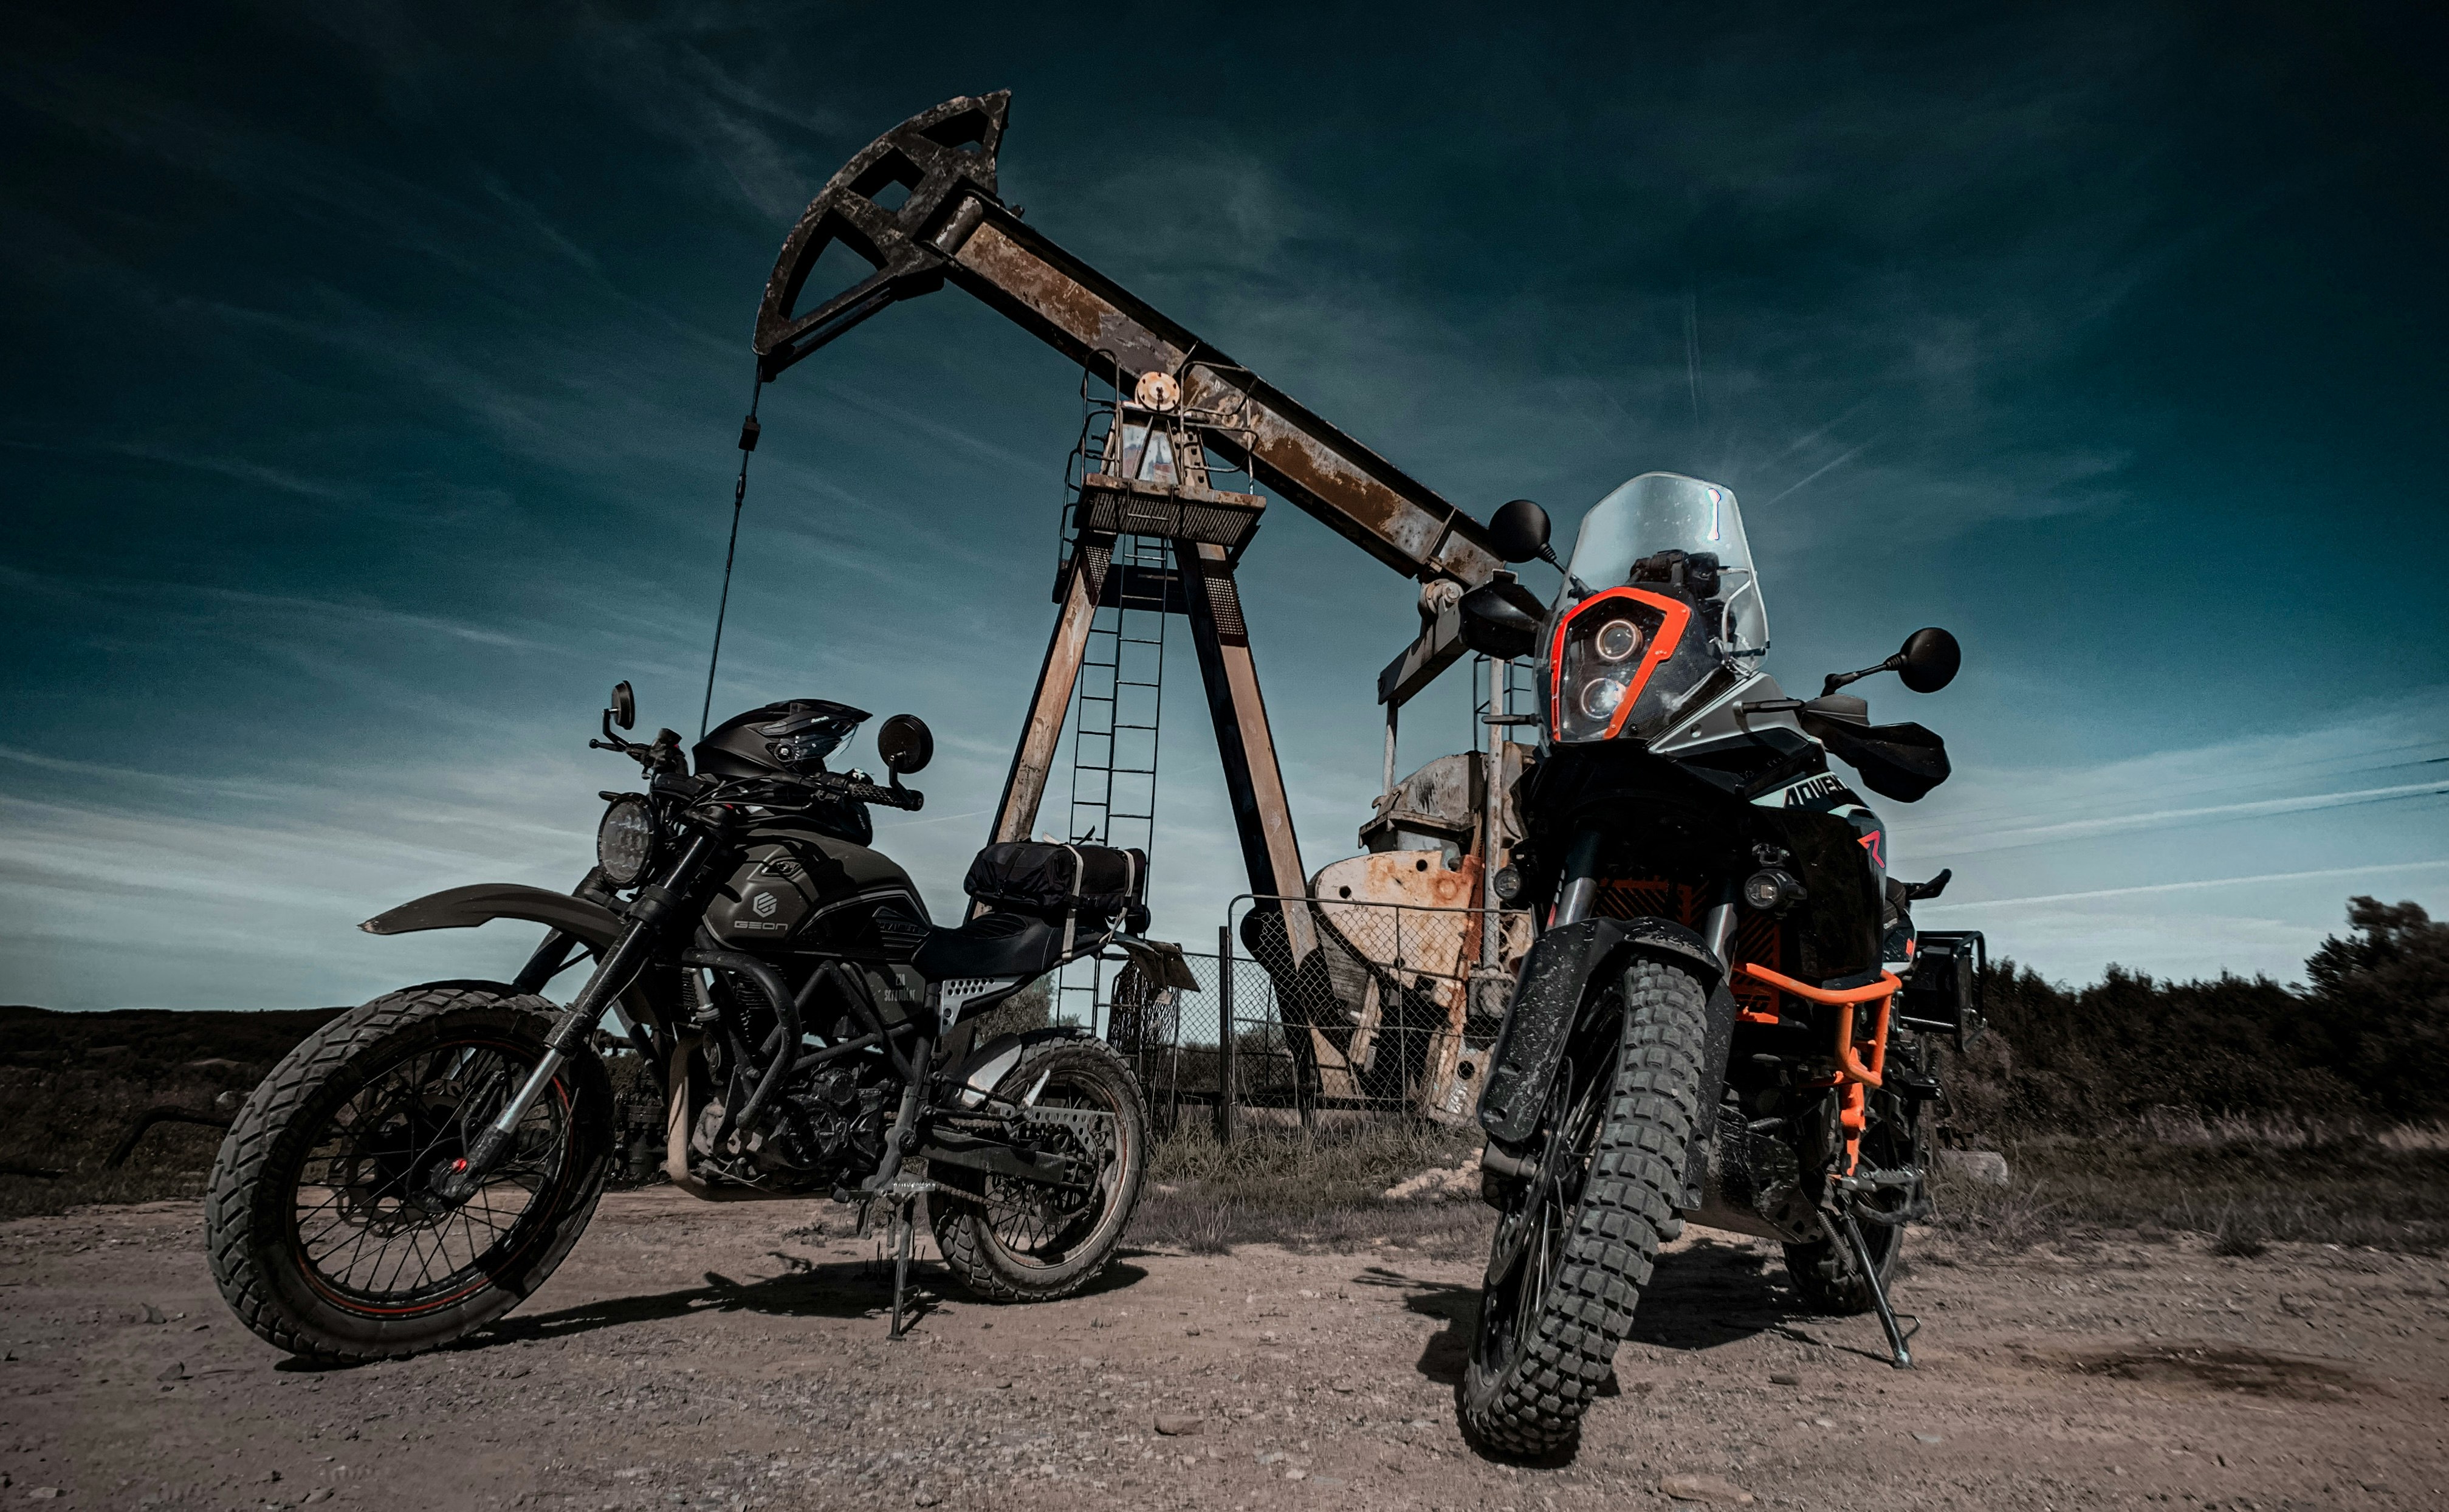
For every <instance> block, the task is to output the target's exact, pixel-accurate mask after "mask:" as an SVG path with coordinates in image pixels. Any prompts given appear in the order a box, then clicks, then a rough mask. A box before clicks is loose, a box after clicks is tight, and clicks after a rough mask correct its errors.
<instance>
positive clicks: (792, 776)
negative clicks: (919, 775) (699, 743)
mask: <svg viewBox="0 0 2449 1512" xmlns="http://www.w3.org/2000/svg"><path fill="white" fill-rule="evenodd" d="M760 786H763V787H767V788H769V789H770V788H774V787H797V788H800V789H802V790H813V791H816V792H820V793H823V794H825V795H826V796H827V797H831V798H846V799H849V800H850V801H852V802H853V803H859V804H881V805H883V806H884V807H886V808H903V809H908V810H909V811H911V812H912V813H916V812H917V811H918V809H919V808H921V807H922V806H924V805H925V804H926V802H927V795H926V794H924V793H915V792H912V791H911V790H910V789H909V788H907V787H883V786H879V785H877V784H875V783H862V782H859V781H858V780H857V779H855V778H850V777H844V776H841V775H839V773H835V772H812V773H808V774H805V775H801V774H799V773H796V772H794V773H782V772H777V773H775V774H773V775H772V776H768V777H753V778H744V779H741V780H740V789H741V790H742V791H743V792H753V791H754V790H755V789H756V788H758V787H760ZM751 801H754V800H751Z"/></svg>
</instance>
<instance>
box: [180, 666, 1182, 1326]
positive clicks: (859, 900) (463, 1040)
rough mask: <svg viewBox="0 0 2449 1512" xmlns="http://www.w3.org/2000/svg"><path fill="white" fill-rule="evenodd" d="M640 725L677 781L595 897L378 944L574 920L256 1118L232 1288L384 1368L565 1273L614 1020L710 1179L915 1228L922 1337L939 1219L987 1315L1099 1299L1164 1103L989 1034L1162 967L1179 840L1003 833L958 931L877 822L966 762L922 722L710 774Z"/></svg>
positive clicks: (725, 731)
mask: <svg viewBox="0 0 2449 1512" xmlns="http://www.w3.org/2000/svg"><path fill="white" fill-rule="evenodd" d="M635 717H636V711H635V707H634V701H633V699H632V697H631V694H630V691H629V686H628V685H627V683H623V684H621V685H620V686H618V687H617V688H614V689H613V697H612V707H611V708H608V709H607V710H606V711H605V715H604V725H603V738H602V739H600V740H594V741H590V742H589V743H588V744H589V745H590V746H596V747H598V748H600V749H608V750H616V751H620V752H622V753H624V754H626V755H627V756H630V757H632V758H634V759H635V760H636V761H637V762H638V764H639V766H641V767H642V768H643V769H644V773H645V777H646V782H645V787H646V791H644V792H607V793H606V794H604V797H605V799H606V800H607V807H606V809H605V812H604V818H603V823H602V824H601V826H600V827H599V829H598V831H597V835H596V864H595V866H594V867H593V868H592V869H591V870H589V871H588V874H587V877H586V879H585V880H584V881H583V882H580V883H579V885H578V887H577V888H576V890H575V891H573V892H571V893H569V894H567V895H565V894H559V893H554V892H551V891H549V890H547V889H544V888H538V887H522V886H513V885H504V884H489V885H479V886H472V887H459V888H453V889H452V890H450V891H448V892H441V893H435V894H434V895H433V896H431V897H427V898H420V899H418V900H416V901H414V902H410V903H406V904H403V905H401V906H400V907H398V908H395V909H393V910H391V911H390V912H389V913H385V914H382V915H380V916H378V917H376V918H375V919H371V920H368V921H366V922H365V923H364V924H363V925H362V926H361V927H363V928H364V929H366V930H367V931H369V932H371V933H373V934H377V935H395V934H404V933H407V932H410V931H413V930H422V929H448V928H462V927H467V926H471V925H475V924H481V923H484V922H487V921H492V920H497V919H509V920H524V921H530V922H533V923H539V924H543V925H545V926H546V928H547V931H548V932H547V934H546V935H545V938H544V940H543V942H542V943H541V944H539V945H538V946H537V947H536V950H535V953H534V955H533V956H532V957H531V958H530V960H529V961H528V963H527V966H526V968H525V969H524V970H522V971H521V972H520V973H519V974H518V976H517V977H516V978H515V979H512V980H511V981H507V982H503V981H436V982H428V983H425V984H424V985H422V986H416V987H409V988H404V989H402V990H400V991H398V992H395V993H390V994H386V995H385V996H383V997H381V998H376V999H375V1000H374V1001H373V1002H370V1003H367V1004H366V1005H365V1006H363V1007H361V1008H358V1009H356V1010H354V1011H352V1012H350V1013H347V1014H344V1015H342V1016H340V1017H339V1018H336V1019H334V1020H333V1021H332V1022H331V1023H330V1024H328V1025H326V1026H325V1027H324V1028H323V1029H321V1030H320V1031H318V1033H317V1034H315V1035H314V1036H313V1037H310V1038H309V1039H307V1040H306V1041H305V1042H304V1043H303V1044H301V1045H299V1047H298V1048H297V1049H296V1050H294V1051H293V1052H291V1053H290V1055H289V1056H287V1057H286V1058H285V1059H283V1060H282V1061H281V1062H280V1064H279V1065H278V1066H276V1067H274V1068H273V1071H272V1073H271V1075H269V1076H266V1077H265V1078H264V1080H263V1082H262V1084H261V1085H260V1086H258V1087H257V1088H256V1089H255V1092H254V1094H253V1095H251V1096H250V1097H249V1098H248V1100H247V1102H246V1104H245V1106H244V1108H243V1109H242V1110H241V1113H240V1114H239V1115H238V1119H237V1121H236V1123H235V1124H234V1125H233V1126H232V1128H231V1130H230V1132H229V1134H228V1137H227V1138H226V1139H225V1140H224V1141H223V1142H222V1149H221V1154H220V1158H219V1159H218V1160H217V1161H216V1163H215V1165H214V1169H213V1175H212V1184H211V1192H210V1196H209V1199H208V1201H207V1205H206V1209H205V1233H206V1240H207V1247H208V1252H209V1253H210V1256H211V1260H212V1267H213V1274H214V1277H215V1279H216V1280H217V1281H218V1282H219V1283H220V1285H221V1289H222V1296H223V1297H225V1298H227V1299H228V1301H229V1304H230V1306H231V1307H232V1308H234V1309H235V1310H236V1311H237V1313H238V1315H239V1317H240V1319H241V1321H243V1322H244V1323H245V1324H246V1326H247V1327H248V1328H252V1329H254V1330H255V1332H256V1333H257V1334H259V1335H260V1336H261V1337H262V1338H263V1339H265V1340H266V1341H268V1342H270V1343H271V1344H273V1345H275V1346H277V1347H280V1348H283V1349H287V1350H290V1351H292V1352H295V1353H298V1354H301V1355H309V1356H317V1357H321V1358H327V1359H341V1360H353V1359H354V1360H363V1359H374V1358H380V1357H389V1356H397V1355H405V1354H411V1353H415V1352H416V1351H419V1350H424V1349H431V1348H434V1347H438V1346H440V1345H443V1344H447V1343H449V1342H450V1341H452V1340H453V1339H456V1338H458V1337H460V1336H461V1335H463V1334H466V1333H467V1332H469V1331H470V1330H471V1329H473V1328H480V1327H482V1326H483V1325H485V1324H487V1323H489V1322H491V1321H492V1320H493V1319H494V1318H497V1317H499V1316H501V1315H502V1314H503V1313H504V1312H506V1311H508V1310H509V1309H510V1308H512V1307H515V1306H516V1305H517V1304H518V1303H519V1301H520V1300H521V1299H523V1298H525V1297H526V1296H527V1295H528V1294H529V1293H530V1292H531V1291H533V1290H534V1289H536V1288H537V1287H538V1286H540V1285H542V1284H543V1282H544V1280H545V1278H546V1277H548V1276H550V1274H551V1273H552V1271H553V1270H554V1268H555V1267H556V1266H558V1265H559V1264H560V1263H561V1259H562V1256H564V1255H565V1254H567V1253H569V1248H570V1246H571V1245H573V1244H575V1243H576V1242H577V1241H578V1236H579V1235H580V1234H581V1233H582V1232H584V1231H585V1230H586V1228H587V1224H588V1218H589V1217H590V1216H591V1215H592V1214H593V1212H594V1211H595V1204H596V1199H597V1197H598V1196H599V1195H600V1194H601V1192H603V1189H604V1185H605V1181H606V1177H607V1172H608V1168H609V1165H610V1158H611V1155H612V1151H613V1145H614V1139H615V1130H614V1123H613V1094H612V1087H611V1082H610V1078H609V1076H608V1073H607V1068H606V1066H605V1063H604V1061H603V1059H602V1058H601V1057H600V1056H598V1054H597V1052H596V1048H595V1046H596V1044H597V1043H598V1042H599V1039H600V1036H599V1030H598V1026H599V1024H600V1023H602V1022H603V1020H605V1019H606V1018H607V1017H608V1018H611V1019H612V1020H614V1021H615V1022H616V1023H617V1024H618V1026H619V1030H620V1033H621V1036H623V1037H626V1039H627V1043H628V1045H629V1046H630V1047H632V1048H634V1049H635V1050H636V1051H637V1053H638V1055H639V1056H640V1057H641V1060H642V1067H643V1071H644V1074H645V1075H646V1076H647V1077H648V1078H649V1079H650V1081H651V1083H652V1084H653V1085H654V1086H655V1087H656V1088H657V1089H658V1090H659V1091H660V1094H661V1096H662V1099H663V1102H664V1104H665V1110H666V1119H665V1124H666V1134H667V1137H666V1141H665V1171H666V1173H668V1174H669V1175H670V1177H671V1179H672V1181H673V1183H674V1184H675V1185H677V1186H679V1187H680V1188H682V1189H683V1190H684V1191H686V1192H691V1193H693V1194H695V1195H698V1196H701V1197H707V1198H726V1197H784V1198H799V1199H806V1198H810V1197H826V1196H830V1197H832V1198H833V1199H835V1200H837V1201H842V1202H853V1203H858V1204H862V1205H867V1206H870V1207H872V1206H874V1205H877V1204H882V1205H883V1210H884V1211H885V1212H888V1213H891V1214H895V1215H897V1216H896V1224H897V1245H898V1252H899V1257H900V1261H901V1269H900V1270H899V1271H898V1272H897V1279H896V1289H895V1299H894V1326H895V1328H896V1330H898V1328H899V1327H900V1322H901V1316H900V1315H901V1308H900V1280H901V1277H902V1276H903V1275H906V1270H907V1264H908V1259H909V1254H910V1247H911V1230H912V1224H913V1222H914V1210H915V1208H916V1205H917V1204H918V1202H919V1200H920V1199H922V1198H923V1199H924V1206H925V1208H926V1211H927V1212H928V1213H929V1215H930V1218H931V1220H932V1223H933V1226H934V1231H935V1239H936V1243H937V1245H938V1246H939V1248H940V1249H941V1250H942V1253H943V1257H944V1259H945V1262H946V1263H947V1265H948V1266H949V1267H950V1269H951V1270H952V1272H953V1274H954V1276H955V1278H956V1279H957V1280H958V1281H959V1282H960V1283H961V1284H962V1285H964V1286H965V1287H966V1288H967V1289H969V1290H970V1291H972V1292H974V1293H975V1294H976V1295H978V1296H980V1297H982V1298H985V1299H988V1300H993V1301H1038V1300H1044V1299H1049V1298H1053V1297H1060V1296H1065V1295H1068V1294H1070V1293H1071V1292H1073V1291H1076V1290H1078V1289H1080V1288H1082V1287H1084V1286H1086V1285H1087V1284H1088V1283H1089V1282H1090V1281H1091V1280H1092V1279H1094V1278H1095V1277H1096V1276H1097V1274H1098V1273H1099V1272H1100V1271H1101V1270H1104V1269H1105V1266H1106V1264H1107V1261H1108V1260H1109V1258H1110V1257H1111V1255H1112V1254H1113V1252H1114V1248H1115V1246H1116V1244H1117V1243H1118V1242H1119V1241H1120V1240H1121V1238H1122V1234H1123V1230H1124V1226H1125V1225H1126V1224H1127V1223H1128V1222H1129V1219H1130V1215H1131V1210H1132V1208H1133V1206H1134V1205H1135V1204H1136V1203H1137V1201H1138V1199H1139V1192H1140V1181H1141V1176H1142V1173H1143V1172H1144V1170H1145V1168H1146V1164H1147V1124H1146V1122H1145V1120H1144V1116H1143V1113H1142V1102H1141V1097H1140V1089H1139V1086H1138V1083H1137V1082H1136V1080H1135V1079H1134V1078H1133V1076H1132V1075H1131V1072H1130V1069H1129V1067H1128V1065H1127V1064H1126V1063H1125V1062H1124V1061H1123V1060H1122V1058H1121V1057H1120V1056H1116V1055H1115V1054H1114V1053H1113V1052H1112V1051H1111V1050H1109V1049H1108V1048H1107V1047H1106V1046H1105V1045H1104V1044H1103V1043H1101V1042H1100V1041H1098V1040H1097V1039H1095V1038H1093V1037H1090V1036H1089V1035H1088V1034H1087V1033H1086V1031H1084V1030H1080V1029H1076V1028H1070V1027H1062V1026H1057V1027H1053V1028H1047V1029H1039V1030H1034V1031H1031V1032H1027V1033H1020V1034H1014V1035H1005V1036H1001V1037H995V1038H993V1040H991V1041H990V1042H988V1043H985V1044H978V1043H974V1040H975V1039H976V1037H977V1029H978V1019H979V1016H980V1015H981V1014H984V1013H985V1012H987V1011H988V1010H990V1009H992V1008H993V1007H994V1006H995V1005H996V1004H997V1003H1000V1002H1002V1001H1004V1000H1005V999H1007V998H1010V997H1012V995H1013V994H1014V993H1016V992H1018V991H1019V990H1020V989H1022V988H1023V987H1025V986H1027V985H1028V984H1030V983H1031V982H1032V981H1034V980H1036V979H1039V978H1041V977H1043V976H1044V975H1045V974H1047V973H1048V972H1050V971H1052V970H1055V969H1056V968H1058V967H1060V966H1061V965H1063V964H1064V963H1065V962H1067V961H1070V960H1075V959H1078V958H1079V957H1082V956H1085V955H1088V954H1090V953H1094V952H1100V951H1103V950H1106V949H1107V948H1109V946H1119V947H1120V948H1122V949H1124V950H1125V951H1127V952H1133V953H1139V954H1146V953H1147V946H1146V945H1145V944H1144V943H1143V942H1142V941H1140V940H1138V939H1137V938H1136V937H1137V934H1138V932H1139V931H1140V930H1143V929H1145V928H1146V927H1147V908H1146V905H1145V901H1144V900H1145V898H1146V889H1147V857H1146V855H1145V854H1144V853H1142V852H1139V851H1120V850H1111V849H1107V848H1103V847H1099V846H1092V845H1054V844H997V845H990V846H988V847H987V848H986V849H985V850H984V851H982V852H980V853H979V855H978V857H977V860H976V861H975V863H974V864H973V865H972V866H971V868H970V873H969V876H968V879H967V882H966V887H967V891H968V893H969V895H970V897H971V898H972V899H973V900H974V902H975V904H976V906H975V908H974V910H973V917H971V918H970V919H969V920H968V921H966V922H964V923H962V924H961V925H960V926H959V927H957V928H942V927H939V926H936V925H935V924H933V923H931V922H930V921H929V920H928V917H927V909H926V904H925V903H924V902H923V901H921V900H920V898H919V895H918V890H917V889H916V887H915V886H913V885H912V884H911V882H910V879H909V877H908V876H907V875H906V874H905V873H904V872H903V871H902V870H901V868H900V867H899V866H897V865H896V864H894V863H893V862H891V861H890V860H888V859H886V858H885V857H884V856H882V855H879V854H878V853H877V852H876V851H875V850H873V849H870V848H869V842H870V841H871V840H872V838H873V832H872V827H871V824H870V819H869V805H871V804H882V805H885V806H887V807H892V808H899V809H913V810H915V809H916V808H918V807H919V806H920V804H921V802H922V799H921V795H919V794H918V793H916V792H914V791H912V790H910V789H909V788H907V787H904V786H903V785H902V782H901V780H902V778H903V777H904V776H905V775H907V774H910V773H915V772H916V771H918V770H920V769H921V768H923V767H924V766H926V765H927V763H928V760H929V758H930V756H931V755H932V754H933V751H934V740H933V737H932V736H931V735H930V734H929V733H928V730H927V727H926V726H925V725H924V724H922V723H921V722H920V721H918V720H917V719H916V718H914V717H912V716H910V715H907V714H901V715H897V716H895V717H894V718H892V719H889V720H887V721H885V722H884V724H883V725H882V726H881V727H879V729H878V732H877V752H878V755H879V756H880V757H881V759H882V761H883V764H884V766H885V767H886V769H887V772H888V773H889V780H888V782H887V783H885V784H881V785H879V784H877V782H875V781H874V780H873V779H871V778H870V777H868V776H867V775H866V774H864V773H862V772H858V771H856V770H854V771H849V772H834V771H831V770H828V769H827V767H826V766H825V759H826V758H827V757H828V756H829V755H831V754H833V753H834V752H835V751H836V750H838V749H839V747H840V746H841V745H842V743H843V742H844V741H845V740H846V739H848V738H849V736H850V735H851V733H852V732H853V731H854V730H855V729H856V728H857V727H858V726H859V724H860V723H861V722H862V721H864V720H865V719H866V718H867V715H866V714H865V713H864V712H862V711H860V710H858V709H856V708H847V707H845V706H843V705H840V704H835V703H828V702H825V701H822V700H818V699H799V700H793V701H791V702H788V703H781V704H772V705H768V706H766V707H764V708H758V709H753V710H751V711H750V712H748V713H745V714H742V715H740V716H739V717H737V718H735V719H732V720H729V721H726V722H725V723H724V724H723V725H722V726H720V727H717V728H716V729H715V730H713V731H712V732H711V733H710V734H708V735H707V736H706V738H705V739H704V740H703V741H701V742H699V743H698V745H697V746H696V747H695V750H694V756H695V764H694V765H695V769H694V771H692V770H691V764H690V762H689V761H688V760H687V759H685V757H684V756H683V753H682V750H681V737H680V736H678V735H677V734H674V733H673V732H672V731H670V730H668V729H666V730H663V731H661V732H660V733H659V734H657V736H656V737H655V739H654V740H653V741H651V742H648V743H645V744H640V743H637V742H633V741H629V740H627V739H625V738H623V737H622V736H621V735H619V734H617V733H615V731H614V727H615V726H616V725H617V726H618V727H620V728H621V729H623V730H627V729H628V728H630V727H632V726H633V724H634V723H635ZM582 961H586V962H590V963H591V970H589V971H588V974H587V976H586V979H585V981H584V984H583V985H581V986H580V987H579V988H578V990H577V992H576V993H575V994H574V995H572V996H571V997H570V998H569V1002H568V1005H567V1006H566V1007H559V1008H556V1007H555V1006H554V1004H553V1003H551V1002H550V1001H549V1000H548V999H547V998H545V997H544V993H545V990H546V988H547V986H548V985H549V984H550V982H551V981H552V980H553V979H555V978H556V977H558V976H560V975H561V974H562V973H563V972H565V971H566V970H569V968H570V967H572V966H575V965H577V964H578V963H580V962H582ZM1157 969H1162V967H1161V965H1160V966H1159V967H1157ZM613 1042H614V1043H618V1042H619V1040H618V1039H617V1038H616V1039H614V1040H613ZM913 1159H923V1160H924V1161H925V1162H926V1167H925V1177H924V1179H923V1180H922V1179H916V1178H914V1177H913V1176H912V1175H911V1174H910V1172H912V1171H913V1170H914V1169H915V1168H914V1167H912V1166H911V1165H909V1162H911V1161H912V1160H913ZM866 1217H867V1212H866V1208H865V1207H863V1208H862V1212H861V1219H862V1224H864V1222H865V1219H866Z"/></svg>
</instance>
